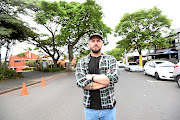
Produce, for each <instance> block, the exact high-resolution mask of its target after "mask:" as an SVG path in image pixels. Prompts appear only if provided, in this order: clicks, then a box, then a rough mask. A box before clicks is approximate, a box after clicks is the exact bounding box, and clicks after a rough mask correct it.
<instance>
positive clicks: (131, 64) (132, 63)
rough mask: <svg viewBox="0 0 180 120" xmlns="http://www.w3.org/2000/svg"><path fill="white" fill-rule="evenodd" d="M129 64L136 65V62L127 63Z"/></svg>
mask: <svg viewBox="0 0 180 120" xmlns="http://www.w3.org/2000/svg"><path fill="white" fill-rule="evenodd" d="M129 65H137V63H129Z"/></svg>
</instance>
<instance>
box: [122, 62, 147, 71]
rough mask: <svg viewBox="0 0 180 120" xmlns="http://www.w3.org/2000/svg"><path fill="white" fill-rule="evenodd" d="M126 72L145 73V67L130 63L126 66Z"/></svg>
mask: <svg viewBox="0 0 180 120" xmlns="http://www.w3.org/2000/svg"><path fill="white" fill-rule="evenodd" d="M124 69H125V70H128V71H130V72H132V71H144V69H143V67H141V66H140V65H138V64H137V63H136V62H129V63H127V64H126V65H125V66H124Z"/></svg>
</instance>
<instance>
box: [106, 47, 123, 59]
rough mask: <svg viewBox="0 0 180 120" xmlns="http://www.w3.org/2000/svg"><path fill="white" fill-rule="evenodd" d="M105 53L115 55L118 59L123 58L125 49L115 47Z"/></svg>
mask: <svg viewBox="0 0 180 120" xmlns="http://www.w3.org/2000/svg"><path fill="white" fill-rule="evenodd" d="M105 53H106V54H108V55H112V56H114V57H115V58H116V59H117V60H121V57H122V56H123V53H124V50H123V49H120V48H114V49H112V50H111V51H106V52H105Z"/></svg>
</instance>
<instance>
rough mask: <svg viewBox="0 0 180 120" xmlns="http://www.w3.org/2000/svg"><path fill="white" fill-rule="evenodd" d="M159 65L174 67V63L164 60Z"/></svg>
mask: <svg viewBox="0 0 180 120" xmlns="http://www.w3.org/2000/svg"><path fill="white" fill-rule="evenodd" d="M158 66H161V67H174V64H173V63H171V62H162V63H160V64H158Z"/></svg>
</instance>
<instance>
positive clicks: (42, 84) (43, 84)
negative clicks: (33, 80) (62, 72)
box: [41, 77, 46, 87]
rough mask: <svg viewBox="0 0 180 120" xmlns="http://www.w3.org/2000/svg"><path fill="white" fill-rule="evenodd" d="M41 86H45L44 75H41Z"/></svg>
mask: <svg viewBox="0 0 180 120" xmlns="http://www.w3.org/2000/svg"><path fill="white" fill-rule="evenodd" d="M43 86H46V83H45V80H44V77H42V83H41V87H43Z"/></svg>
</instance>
